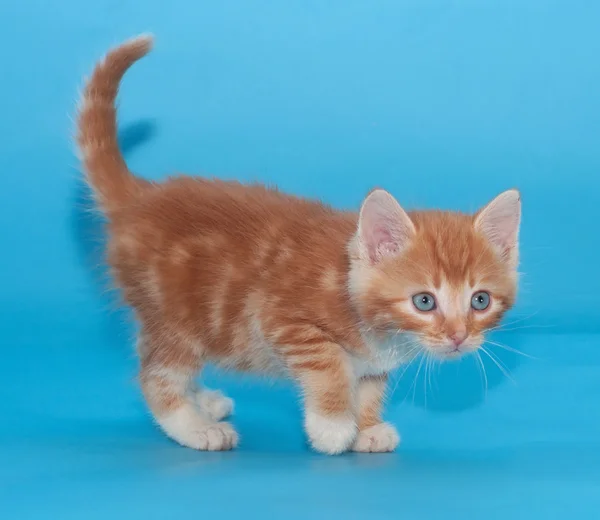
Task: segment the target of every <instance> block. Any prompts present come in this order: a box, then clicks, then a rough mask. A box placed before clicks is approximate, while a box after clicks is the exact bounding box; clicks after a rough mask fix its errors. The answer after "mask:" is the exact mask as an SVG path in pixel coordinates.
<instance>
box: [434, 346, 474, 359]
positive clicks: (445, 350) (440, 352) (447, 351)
mask: <svg viewBox="0 0 600 520" xmlns="http://www.w3.org/2000/svg"><path fill="white" fill-rule="evenodd" d="M478 349H479V345H470V344H469V345H460V346H458V347H456V346H454V345H435V346H430V345H425V350H426V351H427V352H428V353H429V354H430V355H431V356H432V357H434V358H435V359H437V360H439V361H456V360H458V359H460V358H462V357H464V356H467V355H469V354H473V353H474V352H476V351H477V350H478Z"/></svg>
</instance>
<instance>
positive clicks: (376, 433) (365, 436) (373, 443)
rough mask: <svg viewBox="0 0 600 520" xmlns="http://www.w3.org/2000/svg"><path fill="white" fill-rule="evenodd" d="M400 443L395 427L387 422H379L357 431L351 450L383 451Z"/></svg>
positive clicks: (393, 448) (391, 448)
mask: <svg viewBox="0 0 600 520" xmlns="http://www.w3.org/2000/svg"><path fill="white" fill-rule="evenodd" d="M399 443H400V435H398V432H397V430H396V428H394V427H393V426H392V425H391V424H388V423H380V424H376V425H375V426H371V427H370V428H367V429H366V430H363V431H360V432H358V436H357V437H356V441H355V443H354V446H352V451H361V452H365V453H383V452H388V451H394V450H395V449H396V446H398V444H399Z"/></svg>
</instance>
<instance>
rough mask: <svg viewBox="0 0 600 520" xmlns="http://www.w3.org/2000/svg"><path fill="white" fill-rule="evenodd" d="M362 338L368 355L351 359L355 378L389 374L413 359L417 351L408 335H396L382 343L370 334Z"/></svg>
mask: <svg viewBox="0 0 600 520" xmlns="http://www.w3.org/2000/svg"><path fill="white" fill-rule="evenodd" d="M364 338H365V343H366V345H367V347H368V349H369V354H368V355H366V356H361V357H358V356H357V357H354V358H353V359H352V365H353V368H354V373H355V375H356V377H364V376H377V375H381V374H386V373H389V372H391V371H392V370H394V369H396V368H398V367H399V366H400V365H402V364H405V363H408V362H409V361H411V360H412V359H414V357H415V356H416V354H417V351H418V349H417V348H416V346H415V340H414V338H413V337H412V335H409V334H397V335H394V336H391V337H389V338H387V339H385V340H383V341H382V340H381V339H377V338H375V337H374V336H373V335H371V334H365V336H364Z"/></svg>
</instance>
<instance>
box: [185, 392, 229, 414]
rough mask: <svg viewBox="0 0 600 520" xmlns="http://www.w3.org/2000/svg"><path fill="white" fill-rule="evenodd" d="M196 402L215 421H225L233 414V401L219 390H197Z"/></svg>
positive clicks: (195, 394) (195, 393)
mask: <svg viewBox="0 0 600 520" xmlns="http://www.w3.org/2000/svg"><path fill="white" fill-rule="evenodd" d="M194 401H195V403H196V404H197V405H198V406H199V407H200V410H202V411H203V412H204V413H206V414H207V415H209V416H210V417H212V418H213V419H214V420H215V421H220V420H221V419H225V417H229V416H230V415H231V414H232V413H233V399H230V398H229V397H226V396H224V395H223V394H222V393H221V392H219V391H218V390H206V389H204V390H196V391H195V392H194Z"/></svg>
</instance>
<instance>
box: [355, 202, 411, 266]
mask: <svg viewBox="0 0 600 520" xmlns="http://www.w3.org/2000/svg"><path fill="white" fill-rule="evenodd" d="M414 234H415V226H414V224H413V223H412V221H411V220H410V217H409V216H408V215H407V214H406V211H404V210H403V209H402V207H401V206H400V204H398V202H397V201H396V199H395V198H394V197H392V196H391V195H390V194H389V193H388V192H387V191H385V190H374V191H372V192H371V193H370V194H369V195H368V196H367V198H366V199H365V201H364V202H363V204H362V207H361V208H360V216H359V218H358V242H359V247H360V249H361V252H362V254H363V256H365V257H366V258H367V259H368V260H369V261H370V262H371V263H373V264H375V263H377V262H379V261H380V260H381V259H382V258H385V257H390V256H395V255H397V254H399V253H400V252H401V251H402V250H403V249H404V248H405V247H406V245H407V243H408V241H409V240H410V239H411V238H412V237H413V235H414Z"/></svg>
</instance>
